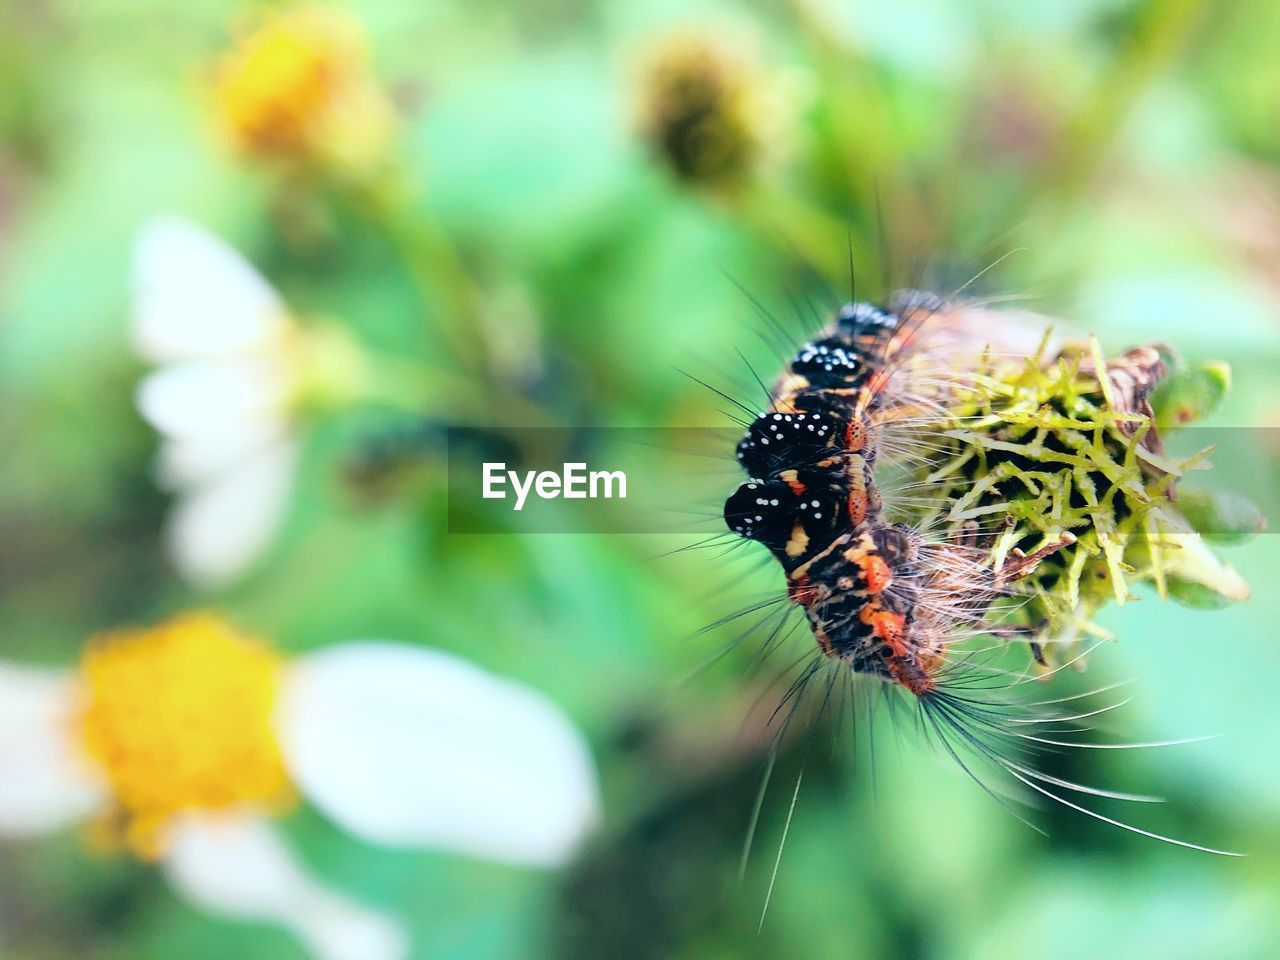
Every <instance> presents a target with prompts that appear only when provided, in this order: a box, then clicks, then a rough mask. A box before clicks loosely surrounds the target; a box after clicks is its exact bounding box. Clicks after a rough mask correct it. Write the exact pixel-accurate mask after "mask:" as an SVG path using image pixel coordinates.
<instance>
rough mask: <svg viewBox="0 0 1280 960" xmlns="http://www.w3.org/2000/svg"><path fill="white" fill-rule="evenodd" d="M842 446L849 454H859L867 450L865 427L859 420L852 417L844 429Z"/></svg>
mask: <svg viewBox="0 0 1280 960" xmlns="http://www.w3.org/2000/svg"><path fill="white" fill-rule="evenodd" d="M844 445H845V449H847V450H848V451H849V452H850V453H861V452H862V451H863V450H865V449H866V448H867V426H866V424H865V423H863V422H862V420H860V419H859V418H857V417H853V418H852V419H850V420H849V425H848V426H847V427H845V428H844Z"/></svg>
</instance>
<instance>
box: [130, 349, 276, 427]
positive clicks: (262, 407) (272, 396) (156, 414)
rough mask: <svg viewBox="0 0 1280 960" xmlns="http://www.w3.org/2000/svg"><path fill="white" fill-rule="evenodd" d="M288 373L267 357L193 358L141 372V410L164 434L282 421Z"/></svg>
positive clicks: (144, 417)
mask: <svg viewBox="0 0 1280 960" xmlns="http://www.w3.org/2000/svg"><path fill="white" fill-rule="evenodd" d="M289 388H290V384H289V380H288V374H287V372H286V371H285V370H284V369H282V368H281V366H280V365H279V364H277V363H274V362H272V361H270V360H268V359H265V358H243V359H238V360H235V361H216V360H189V361H186V362H183V363H175V364H172V365H170V366H167V367H163V368H161V369H160V370H157V371H156V372H155V373H152V374H149V375H148V376H146V377H143V379H142V380H141V382H140V383H139V384H138V390H137V396H136V400H137V405H138V412H139V413H141V414H142V417H143V419H145V420H146V421H147V422H148V423H150V424H151V425H152V426H153V427H155V428H156V429H157V430H159V431H160V432H161V433H164V434H167V435H169V436H174V437H190V438H194V439H197V440H198V439H199V437H200V436H201V435H202V434H204V433H208V432H210V431H221V430H227V429H231V428H234V427H235V426H236V425H238V424H243V423H252V422H253V421H255V420H265V421H268V422H275V421H280V420H283V418H284V408H285V403H286V400H287V397H288V393H289Z"/></svg>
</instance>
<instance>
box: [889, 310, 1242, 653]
mask: <svg viewBox="0 0 1280 960" xmlns="http://www.w3.org/2000/svg"><path fill="white" fill-rule="evenodd" d="M1048 341H1049V337H1048V335H1046V337H1045V339H1044V341H1043V342H1042V344H1041V347H1040V349H1039V350H1038V351H1037V352H1036V354H1035V355H1034V356H1032V357H1031V358H1029V359H1026V360H1023V361H1020V362H1019V361H1011V360H996V359H994V358H991V357H990V356H988V357H985V358H984V359H983V361H982V362H981V364H980V366H979V369H978V371H977V373H975V374H974V375H972V376H966V377H964V378H963V380H962V381H961V382H960V383H959V384H958V385H957V386H955V387H953V388H951V389H950V391H949V397H948V400H947V403H946V408H947V411H948V416H947V417H945V418H944V419H943V421H942V422H940V423H939V424H937V425H936V426H933V427H930V428H928V430H927V432H928V433H930V437H929V438H928V444H927V447H928V448H929V449H931V450H934V451H936V453H934V454H932V455H931V456H930V457H929V458H928V460H927V462H926V463H925V464H924V465H922V466H919V467H915V468H913V469H912V471H911V472H912V474H913V475H912V476H910V478H909V479H910V480H911V481H912V482H913V483H915V484H918V485H920V486H922V487H923V488H924V489H926V490H927V491H929V496H928V497H927V498H926V501H925V503H924V504H923V505H919V506H916V507H914V508H912V510H911V511H910V512H909V515H907V516H904V517H903V518H902V519H906V520H907V521H908V522H910V523H912V525H913V526H916V527H917V528H918V529H927V530H930V531H932V532H933V533H935V534H941V535H942V536H943V537H945V539H947V540H948V541H951V542H957V541H959V542H967V543H971V544H974V545H977V546H978V547H979V548H980V550H981V556H982V557H983V563H984V564H986V565H988V566H989V567H990V568H991V569H992V570H993V571H996V572H997V573H998V572H999V571H1001V570H1002V569H1007V567H1006V565H1007V564H1009V563H1010V562H1011V561H1013V562H1016V561H1017V560H1018V559H1019V558H1022V557H1027V556H1031V555H1033V554H1035V553H1036V552H1037V551H1045V550H1046V548H1048V550H1049V551H1051V552H1048V555H1047V556H1045V558H1044V559H1043V560H1041V561H1040V562H1039V563H1038V564H1037V565H1036V566H1035V567H1034V569H1033V570H1032V571H1031V572H1030V573H1029V574H1027V575H1025V576H1023V577H1022V578H1021V579H1020V580H1018V581H1017V582H1016V583H1013V584H1011V585H1010V591H1011V595H1010V596H1009V597H1007V598H1006V599H1005V600H1004V601H1002V604H1003V605H1004V607H1005V609H1004V611H1003V614H1002V618H1001V619H1002V625H1008V626H1011V627H1014V628H1017V629H1018V630H1019V631H1020V632H1022V633H1023V634H1025V635H1027V636H1028V637H1029V638H1030V639H1032V640H1034V641H1035V642H1037V643H1039V644H1040V645H1041V646H1043V647H1044V648H1045V649H1046V650H1048V651H1050V652H1051V653H1054V654H1055V656H1056V658H1057V659H1058V660H1059V661H1061V660H1063V659H1064V658H1065V657H1068V656H1070V655H1071V651H1072V648H1073V646H1074V645H1075V644H1076V642H1078V641H1079V639H1080V638H1082V637H1085V636H1095V637H1107V636H1108V634H1107V632H1106V631H1105V630H1103V629H1102V628H1101V627H1100V626H1099V625H1098V624H1097V623H1096V622H1095V615H1096V614H1097V612H1098V611H1099V610H1100V609H1101V608H1102V607H1104V606H1105V605H1106V604H1108V603H1110V602H1113V601H1114V602H1115V603H1117V604H1123V603H1126V602H1127V601H1129V600H1130V599H1131V598H1133V597H1134V595H1135V591H1136V590H1137V589H1138V587H1139V586H1140V585H1142V584H1150V585H1152V586H1153V587H1154V588H1155V590H1156V591H1157V592H1158V594H1159V595H1160V596H1161V597H1162V598H1163V597H1172V598H1173V599H1175V600H1178V601H1181V602H1183V603H1186V604H1189V605H1192V606H1196V607H1212V606H1221V605H1225V604H1227V603H1230V602H1232V601H1235V600H1240V599H1243V598H1244V597H1246V596H1247V595H1248V587H1247V585H1246V584H1245V583H1244V581H1243V580H1242V579H1241V577H1240V576H1239V574H1237V573H1236V572H1235V570H1233V569H1232V568H1231V567H1230V566H1228V565H1227V564H1225V563H1224V562H1222V561H1221V560H1219V559H1218V558H1217V557H1216V556H1215V554H1214V553H1213V551H1212V550H1211V549H1210V548H1209V547H1208V546H1207V545H1206V543H1205V542H1204V540H1203V539H1202V538H1201V536H1200V534H1199V533H1198V532H1197V530H1196V527H1195V525H1194V524H1193V523H1192V522H1191V520H1190V519H1189V518H1188V516H1186V515H1184V513H1183V511H1182V510H1181V508H1180V500H1179V497H1178V491H1177V484H1178V482H1179V480H1180V479H1181V478H1182V477H1183V476H1184V475H1185V474H1186V473H1187V472H1188V471H1190V470H1192V469H1195V468H1197V467H1202V466H1204V465H1205V459H1206V457H1207V455H1208V451H1202V452H1200V453H1197V454H1195V455H1193V456H1190V457H1174V456H1171V455H1168V454H1166V453H1165V451H1164V447H1163V444H1162V441H1161V435H1160V431H1159V426H1158V421H1159V420H1160V419H1163V418H1164V417H1170V418H1171V419H1170V421H1169V422H1170V423H1171V424H1172V425H1177V426H1181V425H1185V424H1186V423H1189V422H1191V421H1192V420H1194V419H1197V418H1198V417H1200V416H1202V415H1205V414H1207V413H1208V412H1210V411H1211V410H1212V409H1214V408H1216V406H1217V404H1218V403H1219V402H1220V401H1221V399H1222V396H1223V395H1225V392H1226V389H1227V386H1228V385H1229V383H1230V378H1229V371H1228V369H1227V368H1226V367H1225V366H1224V365H1220V364H1218V365H1208V366H1204V367H1199V368H1195V369H1192V370H1175V372H1174V373H1172V374H1171V375H1170V374H1169V368H1170V366H1172V365H1173V364H1175V363H1176V358H1175V357H1174V356H1173V355H1172V353H1171V352H1170V351H1168V350H1167V348H1163V347H1144V348H1139V349H1137V350H1131V351H1129V352H1127V353H1125V354H1124V355H1122V356H1120V357H1117V358H1113V359H1112V360H1110V361H1108V360H1106V359H1105V358H1104V357H1103V354H1102V352H1101V350H1100V348H1099V346H1098V344H1097V342H1096V341H1091V342H1090V343H1089V344H1088V345H1077V346H1068V347H1066V348H1065V349H1063V350H1061V351H1059V352H1057V353H1056V354H1053V355H1050V353H1049V351H1048V348H1047V344H1048ZM1153 402H1154V403H1155V406H1153ZM1157 410H1159V411H1160V414H1157ZM1194 505H1195V508H1196V509H1195V511H1193V515H1199V516H1201V517H1204V516H1205V512H1206V510H1209V509H1212V508H1211V507H1204V508H1203V509H1202V503H1201V501H1200V500H1199V499H1197V500H1195V501H1194ZM1217 510H1218V511H1219V513H1224V514H1225V513H1229V516H1225V515H1224V516H1223V517H1220V518H1219V519H1221V520H1222V521H1223V522H1224V523H1226V524H1227V526H1232V525H1234V527H1239V526H1241V525H1242V524H1243V525H1244V526H1250V525H1253V526H1252V528H1253V529H1256V516H1255V515H1254V514H1249V513H1248V511H1247V510H1244V509H1243V508H1242V507H1241V505H1240V504H1238V503H1234V504H1230V505H1229V504H1223V503H1219V505H1218V507H1217ZM1255 514H1256V511H1255ZM1227 526H1224V527H1221V528H1220V529H1224V530H1225V529H1227ZM1054 547H1056V549H1053V548H1054Z"/></svg>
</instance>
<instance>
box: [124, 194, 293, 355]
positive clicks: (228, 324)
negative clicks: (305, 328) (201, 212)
mask: <svg viewBox="0 0 1280 960" xmlns="http://www.w3.org/2000/svg"><path fill="white" fill-rule="evenodd" d="M133 294H134V317H133V328H132V333H133V340H134V345H135V347H136V348H137V350H138V352H139V353H141V354H142V355H143V356H144V357H146V358H147V359H149V360H153V361H157V362H160V361H166V360H174V359H180V358H185V357H207V356H218V355H225V354H229V353H234V352H237V351H243V350H252V349H255V348H258V347H261V346H262V345H263V344H265V343H267V342H268V341H270V340H271V339H273V338H275V337H279V336H280V335H281V334H282V333H283V331H284V329H285V327H286V326H287V323H286V321H285V319H284V316H285V313H284V305H283V304H282V303H281V301H280V297H279V296H278V295H277V294H276V292H275V291H274V290H272V289H271V286H270V285H269V284H268V283H267V282H266V281H265V280H264V279H263V278H262V276H261V275H260V274H259V273H258V272H257V271H256V270H255V269H254V268H253V267H252V266H251V265H250V264H249V262H248V261H247V260H245V259H244V257H242V256H241V255H240V254H239V253H237V252H236V251H235V250H233V249H232V248H231V247H229V246H227V245H226V244H225V243H223V242H222V241H221V240H219V239H218V238H217V237H215V236H213V235H212V234H210V233H208V232H207V231H205V230H204V229H202V228H201V227H198V226H196V225H195V224H193V223H191V222H189V221H187V220H182V219H179V218H177V217H161V218H157V219H155V220H152V221H150V222H148V223H146V224H145V225H143V227H142V229H141V230H139V231H138V235H137V238H136V240H135V243H134V261H133Z"/></svg>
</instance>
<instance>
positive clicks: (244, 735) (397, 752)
mask: <svg viewBox="0 0 1280 960" xmlns="http://www.w3.org/2000/svg"><path fill="white" fill-rule="evenodd" d="M0 783H2V784H3V787H2V788H0V836H9V837H19V836H29V835H34V834H42V833H46V832H49V831H52V830H55V829H58V828H59V827H62V826H64V825H66V824H68V823H71V822H73V821H76V820H79V819H83V818H86V817H92V816H95V815H96V816H97V817H98V818H99V819H98V823H99V826H100V828H101V829H100V832H101V833H102V834H103V836H104V837H105V839H107V840H108V841H114V842H116V843H119V844H123V845H124V846H125V847H126V848H128V849H129V850H131V851H132V852H134V853H136V854H137V855H139V856H141V857H143V858H144V859H148V860H155V861H157V862H159V863H160V864H161V865H162V866H163V869H164V871H165V873H166V874H167V876H168V877H169V879H170V881H171V882H172V884H173V886H174V888H175V889H176V890H177V891H178V892H179V893H180V894H181V895H182V896H184V897H185V898H187V899H188V900H189V901H190V902H192V903H193V904H194V905H196V906H198V907H201V908H203V909H206V910H209V911H210V912H213V913H217V914H221V915H225V916H228V917H234V918H242V919H252V920H258V921H268V922H273V923H276V924H279V925H281V926H283V927H285V928H287V929H288V930H290V931H292V932H293V933H294V934H295V936H297V938H298V939H299V940H300V941H301V942H302V943H303V945H304V946H305V947H306V948H307V950H308V951H309V952H310V953H311V954H312V955H313V956H315V957H317V958H321V960H398V958H401V957H403V956H404V955H405V953H406V951H407V948H408V945H407V936H406V933H405V931H404V929H403V928H402V927H401V925H400V924H399V923H397V922H396V921H395V920H393V919H392V918H390V917H387V916H384V915H382V914H380V913H377V912H375V911H373V910H370V909H369V908H366V907H364V906H361V905H359V904H357V903H355V902H354V901H352V900H350V899H348V898H346V897H344V896H342V895H341V894H339V893H336V892H334V891H333V890H330V889H329V888H327V887H326V886H324V885H323V884H322V883H320V882H319V881H318V880H316V879H313V878H312V877H311V876H310V875H309V873H308V872H307V870H306V869H305V868H304V867H303V866H302V865H300V864H299V863H298V862H297V861H296V860H295V859H294V857H293V856H292V855H291V853H290V852H289V850H288V849H287V847H286V846H285V845H284V843H283V842H282V841H281V839H280V837H279V836H278V835H277V833H276V831H275V829H274V828H273V827H272V825H271V823H270V820H271V818H272V817H273V816H278V815H280V814H282V813H284V812H286V811H287V810H288V809H289V808H290V807H291V806H292V805H293V803H294V802H296V797H297V795H298V794H301V796H303V797H305V798H306V799H307V800H308V801H310V802H311V803H312V804H313V805H315V806H316V807H317V808H318V809H320V810H321V811H322V812H323V813H324V814H325V815H327V816H328V817H329V818H330V819H331V820H332V821H333V822H334V823H335V824H336V825H338V826H339V827H341V828H342V829H344V830H346V831H348V832H350V833H351V834H352V835H354V836H356V837H359V838H361V839H363V840H366V841H368V842H370V843H375V844H381V845H387V846H396V847H410V848H416V847H432V848H441V849H448V850H454V851H458V852H461V853H464V854H471V855H475V856H480V857H484V858H487V859H492V860H497V861H501V862H507V863H513V864H521V865H527V866H536V867H554V866H557V865H560V864H562V863H564V862H566V861H567V860H568V859H569V858H570V857H571V856H572V855H573V854H574V852H575V850H576V849H577V847H578V845H579V843H580V842H581V841H582V839H583V837H584V836H585V834H586V833H587V832H588V831H589V830H590V829H591V828H592V827H593V826H594V824H595V822H596V820H597V817H598V799H597V787H596V779H595V770H594V766H593V764H592V761H591V758H590V755H589V753H588V751H587V748H586V745H585V743H584V742H583V740H582V737H581V735H580V734H579V733H578V732H577V730H576V729H575V728H574V727H573V726H572V725H571V724H570V722H569V721H568V719H567V718H566V717H565V716H564V714H563V713H562V712H561V711H560V710H559V709H558V708H557V707H556V706H555V705H554V704H552V703H551V702H549V701H548V700H546V699H545V698H544V697H542V696H541V695H539V694H538V693H536V692H534V691H533V690H531V689H529V688H526V687H524V686H521V685H519V684H516V683H514V682H511V681H507V680H502V679H499V678H497V677H495V676H493V675H491V674H488V673H486V672H484V671H482V670H480V669H479V668H477V667H475V666H473V665H471V664H469V663H466V662H464V661H462V660H459V659H458V658H456V657H452V656H449V655H447V654H443V653H439V652H433V651H430V650H425V649H422V648H419V647H412V646H407V645H402V644H394V643H386V642H376V641H368V642H351V643H347V644H343V645H340V646H336V647H332V648H329V649H326V650H323V651H320V652H317V653H312V654H307V655H304V656H301V657H298V658H296V659H294V660H285V659H283V658H281V657H280V656H278V655H277V654H276V653H274V652H273V651H272V650H271V649H270V648H268V647H267V646H265V645H264V644H262V643H261V642H260V641H258V640H256V639H254V638H251V637H247V636H244V635H242V634H240V633H238V632H236V631H235V630H234V629H232V628H231V627H229V626H228V625H226V624H225V623H223V622H222V621H220V620H219V619H217V618H216V617H213V616H212V615H209V614H189V615H186V616H182V617H179V618H177V619H174V620H172V621H169V622H168V623H165V624H161V625H160V626H157V627H154V628H151V629H148V630H141V631H128V632H121V633H116V634H108V635H106V636H104V637H102V638H99V639H98V640H97V641H95V642H93V643H91V644H90V645H89V646H88V648H87V649H86V652H85V655H84V659H83V660H82V662H81V664H80V667H79V669H78V670H68V671H61V672H60V671H53V670H38V669H32V668H26V667H18V666H14V665H4V664H0Z"/></svg>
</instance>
